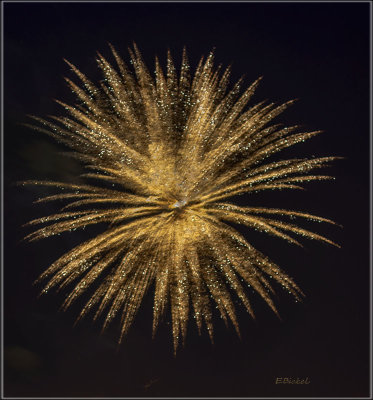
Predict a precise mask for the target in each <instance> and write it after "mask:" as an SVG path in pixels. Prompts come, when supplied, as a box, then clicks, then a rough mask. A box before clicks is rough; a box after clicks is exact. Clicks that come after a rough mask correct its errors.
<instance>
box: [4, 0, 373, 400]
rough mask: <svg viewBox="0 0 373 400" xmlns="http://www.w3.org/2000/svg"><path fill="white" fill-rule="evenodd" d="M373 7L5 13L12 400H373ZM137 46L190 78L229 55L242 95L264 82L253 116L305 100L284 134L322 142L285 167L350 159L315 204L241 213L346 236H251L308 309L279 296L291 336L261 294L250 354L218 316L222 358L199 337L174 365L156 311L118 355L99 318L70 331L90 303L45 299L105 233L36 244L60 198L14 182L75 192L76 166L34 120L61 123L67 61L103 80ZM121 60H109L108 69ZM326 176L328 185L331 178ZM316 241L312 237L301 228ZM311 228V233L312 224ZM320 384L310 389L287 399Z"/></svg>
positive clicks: (141, 318)
mask: <svg viewBox="0 0 373 400" xmlns="http://www.w3.org/2000/svg"><path fill="white" fill-rule="evenodd" d="M369 14H370V10H369V4H368V3H360V4H359V3H358V4H357V3H313V4H312V3H277V4H274V3H262V4H257V3H241V4H239V3H230V4H229V3H226V4H223V3H222V4H219V3H210V4H208V3H198V4H197V3H195V4H192V3H180V4H177V3H172V4H167V3H163V4H161V3H159V4H149V3H142V4H141V3H137V4H136V3H107V4H103V3H101V4H100V3H87V4H74V3H70V4H69V3H29V4H26V3H6V4H5V5H4V23H5V24H4V88H5V91H4V97H5V104H4V105H5V114H4V124H5V127H4V140H5V151H4V156H5V158H4V161H5V176H4V185H5V186H4V189H5V197H4V217H5V218H4V232H5V236H4V278H5V280H4V347H5V348H4V362H5V375H4V379H5V382H4V383H5V386H4V390H5V393H4V394H5V396H16V397H17V396H45V397H51V396H77V397H79V396H82V397H88V396H119V397H129V396H172V397H175V396H229V397H233V396H244V397H260V396H285V397H292V396H295V397H300V396H318V397H324V396H335V397H340V396H368V395H369V380H368V376H369V317H368V313H369ZM132 41H135V42H136V43H137V44H138V46H139V47H140V49H141V51H142V53H143V56H144V58H145V60H146V62H147V64H148V65H149V66H152V65H154V64H153V59H154V55H155V54H157V55H158V56H159V57H161V59H162V58H163V60H164V59H165V55H166V50H167V48H170V49H171V52H172V54H173V56H174V58H175V60H176V63H177V65H179V63H180V58H181V50H182V47H183V45H186V47H187V50H188V54H189V57H190V61H191V64H192V66H193V67H195V66H196V64H197V62H198V60H199V57H200V56H201V55H202V54H205V55H206V54H207V53H208V52H209V51H210V50H211V49H212V48H213V47H216V63H217V64H219V63H222V64H223V65H224V66H227V65H228V64H230V63H233V75H232V81H236V80H237V79H238V78H239V77H240V76H241V75H242V74H245V82H246V84H247V85H248V84H249V83H251V82H252V81H253V80H255V79H256V78H257V77H258V76H261V75H263V76H264V80H263V81H262V84H261V86H260V88H259V89H258V91H257V93H256V96H255V99H254V102H257V101H261V100H263V99H270V100H272V101H277V102H280V101H286V100H289V99H292V98H299V99H300V101H298V102H297V103H296V105H294V106H292V107H291V109H289V110H287V111H286V112H285V113H284V114H283V115H282V116H281V117H278V119H277V121H283V122H285V123H290V124H297V123H301V124H304V127H305V129H310V130H313V129H323V130H324V131H325V133H323V134H322V135H320V136H318V137H316V138H313V139H311V140H310V141H309V142H307V143H305V144H301V145H297V146H294V148H293V149H289V150H287V151H284V152H283V153H282V154H280V155H279V156H278V157H279V158H284V157H287V156H291V157H298V156H311V155H316V156H328V155H338V156H344V157H346V158H345V160H343V161H336V162H334V166H333V167H331V168H329V169H328V170H327V171H325V172H327V173H330V174H332V175H334V176H336V178H337V179H336V180H335V181H331V182H326V183H325V182H324V183H323V182H320V183H310V184H308V185H307V189H308V190H306V191H304V192H299V193H298V192H293V191H290V192H279V193H269V194H262V195H260V196H259V195H255V196H250V197H248V196H247V197H246V198H240V199H239V201H240V202H241V203H242V204H255V205H267V206H269V207H287V208H289V209H299V210H306V211H309V212H311V213H315V214H316V215H321V216H325V217H328V218H331V219H333V220H335V221H337V222H338V223H339V224H341V225H343V229H340V228H338V227H335V226H324V225H322V224H317V226H316V227H314V229H315V230H316V231H317V232H320V233H321V234H325V235H327V236H328V237H329V238H331V239H332V240H334V241H336V242H338V243H340V244H341V246H342V248H341V249H337V248H334V247H332V246H328V245H326V244H322V243H314V242H312V241H306V240H304V241H303V244H304V245H305V249H300V248H295V247H294V246H291V245H288V244H287V243H285V242H283V241H281V240H280V239H274V238H271V237H267V236H266V235H263V234H259V233H256V232H254V233H253V232H252V231H250V230H249V229H247V230H244V233H245V235H246V237H247V238H248V240H249V241H250V242H251V243H252V244H254V245H255V246H256V247H257V248H258V249H259V250H261V251H263V252H264V253H265V254H266V255H268V256H269V257H270V258H271V259H272V260H273V261H275V262H277V263H278V264H279V265H280V266H282V267H283V269H284V270H285V271H287V272H288V273H289V274H290V275H291V276H293V277H294V278H295V280H296V282H297V283H298V284H299V285H300V286H301V288H302V289H303V290H304V292H305V294H306V298H305V300H304V302H303V303H295V302H294V301H293V300H292V299H291V298H290V297H289V296H288V294H286V293H282V291H281V290H280V289H279V288H276V289H278V298H277V299H276V302H277V305H278V307H279V312H280V315H281V317H282V321H280V320H278V319H277V318H276V316H275V315H274V314H273V313H272V312H271V311H270V309H269V308H268V307H267V306H266V305H265V304H264V302H263V301H261V300H260V299H258V298H257V296H255V295H253V296H252V297H253V303H254V307H255V310H256V316H257V317H256V321H253V320H251V318H250V317H249V315H248V314H246V313H245V312H244V311H243V309H242V308H239V311H238V317H239V321H240V326H241V332H242V340H240V339H238V338H237V336H236V334H235V333H234V330H233V328H232V327H231V326H230V327H228V328H225V326H224V324H223V323H222V321H221V320H220V319H219V318H218V317H216V321H215V322H216V323H215V344H214V345H211V344H210V342H209V339H208V336H207V334H206V333H203V335H202V336H201V337H199V336H198V334H197V330H196V328H195V327H194V325H193V324H190V328H189V332H188V337H187V341H186V346H185V348H184V349H181V350H179V352H178V354H177V357H176V358H174V356H173V351H172V341H171V332H170V331H171V330H170V325H169V320H167V319H166V321H165V322H164V323H163V325H162V326H161V328H160V330H159V331H158V333H157V335H156V337H155V339H154V340H152V338H151V317H152V309H151V307H152V298H151V295H149V296H148V297H147V298H146V299H145V301H144V305H143V307H142V308H141V309H140V312H139V313H138V316H137V318H136V321H135V323H134V325H133V327H132V328H131V330H130V333H129V335H128V336H127V338H126V339H125V341H124V343H123V344H122V345H121V347H120V348H119V349H117V345H116V340H117V337H118V334H119V326H118V323H119V321H118V322H116V323H114V324H113V325H112V327H111V328H110V329H109V330H108V331H107V332H105V333H104V334H102V335H100V323H99V322H98V323H97V322H96V323H94V322H92V321H91V319H90V318H87V319H86V320H84V321H83V322H82V323H80V324H78V325H77V326H76V327H75V328H73V323H74V320H75V318H76V316H77V315H78V312H79V306H81V304H77V305H76V306H74V307H72V308H71V309H70V310H69V311H67V312H65V313H63V312H58V308H59V305H60V304H61V302H62V299H63V297H64V294H66V293H59V294H54V293H52V294H49V295H47V296H46V297H41V298H37V295H38V293H39V291H40V287H38V286H33V285H32V283H33V281H34V280H35V279H36V278H37V276H38V275H39V274H40V273H41V272H42V271H43V270H44V269H45V268H46V267H47V266H48V265H49V264H50V263H51V262H53V261H54V260H55V259H57V258H58V257H59V256H60V255H62V254H63V253H64V252H65V251H67V250H69V249H70V248H71V247H72V246H74V245H75V244H77V243H79V241H81V240H83V239H86V238H87V236H89V234H94V233H95V232H94V231H89V232H75V233H73V234H69V233H67V234H64V235H61V236H60V237H57V238H50V239H46V240H44V241H40V242H36V243H32V244H27V243H25V242H21V239H22V237H23V236H24V235H25V234H26V233H28V232H29V229H26V228H23V227H22V224H24V223H26V222H27V221H28V220H30V219H33V218H36V217H38V216H42V215H47V214H49V213H54V212H56V211H57V206H58V204H56V203H51V204H43V205H35V206H33V205H32V201H33V200H35V199H37V198H38V197H39V196H41V195H43V194H47V193H49V192H51V190H50V189H46V188H44V189H43V188H32V187H31V188H23V187H17V186H14V183H15V182H17V181H19V180H22V179H29V178H37V179H58V180H61V179H64V180H68V181H74V179H75V178H76V176H77V175H78V174H79V173H80V172H81V167H80V166H79V164H78V163H76V162H74V161H71V160H70V159H65V158H64V157H63V156H61V155H59V154H58V151H59V150H61V148H60V147H59V146H58V145H56V144H55V143H54V142H53V141H52V140H50V139H49V138H47V137H44V136H43V135H42V134H39V133H35V132H33V131H32V130H30V129H29V128H26V127H23V126H22V125H20V123H23V122H28V119H27V117H26V114H35V115H38V116H42V117H43V116H47V115H49V114H59V115H61V114H63V110H62V109H61V108H60V107H59V106H58V105H56V104H55V103H54V102H53V101H52V99H53V98H58V99H62V100H64V101H66V102H67V103H73V102H74V97H73V95H72V94H71V93H70V91H69V89H68V88H67V87H66V85H65V84H64V81H63V79H62V77H63V76H69V77H70V78H72V77H73V74H72V72H71V71H70V70H69V67H68V66H67V65H66V64H65V63H64V62H63V60H62V59H63V58H66V59H68V60H69V61H71V62H72V63H74V64H75V65H77V66H78V67H79V68H80V69H81V70H82V71H83V72H84V73H86V74H87V75H88V76H89V77H90V78H91V79H93V80H97V79H99V78H100V75H99V73H98V72H97V71H98V69H97V67H96V63H95V52H96V51H97V50H98V51H100V52H102V53H103V54H104V56H107V57H109V58H110V51H109V48H108V45H107V42H111V43H113V45H114V46H115V47H116V48H117V50H118V52H119V53H120V54H122V55H123V57H124V58H125V60H126V61H128V53H127V47H128V46H130V45H131V43H132ZM110 60H112V58H110ZM322 172H324V171H322ZM303 226H308V225H307V224H304V225H303ZM309 226H311V225H309ZM277 377H293V378H297V377H300V378H305V377H308V378H309V380H310V381H311V383H310V384H309V385H275V379H276V378H277Z"/></svg>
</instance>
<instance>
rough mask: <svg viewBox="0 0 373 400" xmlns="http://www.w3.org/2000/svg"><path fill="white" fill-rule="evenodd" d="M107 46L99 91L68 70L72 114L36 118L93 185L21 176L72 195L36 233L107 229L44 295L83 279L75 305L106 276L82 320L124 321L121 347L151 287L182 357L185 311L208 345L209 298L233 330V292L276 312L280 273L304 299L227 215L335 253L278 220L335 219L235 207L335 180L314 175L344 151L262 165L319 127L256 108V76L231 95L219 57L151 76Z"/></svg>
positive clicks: (49, 273) (283, 279)
mask: <svg viewBox="0 0 373 400" xmlns="http://www.w3.org/2000/svg"><path fill="white" fill-rule="evenodd" d="M111 49H112V52H113V55H114V58H115V60H116V63H117V68H113V67H112V66H111V65H110V64H109V62H108V61H107V60H106V59H105V58H104V57H102V55H100V54H98V59H97V62H98V65H99V67H100V69H101V70H102V72H103V75H104V80H103V81H102V82H101V84H100V86H95V85H94V84H93V83H92V82H90V81H89V80H88V78H87V77H86V76H85V75H83V74H82V73H81V72H80V71H79V70H78V69H77V68H76V67H75V66H74V65H72V64H70V63H69V62H68V64H69V66H70V67H71V69H72V70H73V71H74V72H75V73H76V75H77V76H78V77H79V79H80V80H81V82H82V86H78V85H77V84H75V83H74V82H72V81H71V80H70V79H66V81H67V83H68V84H69V86H70V87H71V89H72V91H73V92H74V93H75V94H76V95H77V97H78V99H79V104H78V105H75V106H69V105H67V104H64V103H62V102H59V101H58V103H60V104H61V105H62V106H63V107H64V108H65V109H66V111H68V113H69V114H70V116H69V117H51V120H50V121H46V120H43V119H40V118H37V117H33V118H34V119H35V120H37V121H38V122H39V123H41V124H42V126H41V127H40V126H39V127H38V129H39V130H40V131H42V132H45V133H47V134H48V135H51V136H52V137H53V138H55V139H56V140H57V141H59V142H61V143H63V144H65V145H67V146H68V147H70V148H71V149H72V150H73V153H72V154H73V155H74V156H75V157H77V158H78V159H79V160H80V161H82V162H83V163H84V165H85V166H86V167H87V168H88V169H89V171H90V172H87V173H85V174H84V175H82V176H83V177H84V178H87V179H88V180H89V182H91V183H87V184H75V185H74V184H69V183H63V182H50V181H31V182H26V183H32V184H37V185H47V186H54V187H57V188H60V189H62V190H63V192H62V193H60V194H54V195H49V196H47V197H45V198H42V199H39V200H38V202H41V201H52V200H68V201H69V203H68V204H67V205H65V206H64V207H63V208H62V209H61V212H59V213H57V214H55V215H50V216H46V217H43V218H38V219H36V220H33V221H31V222H30V224H32V225H34V224H46V225H45V226H44V227H42V228H40V229H38V230H36V231H35V232H33V233H31V234H30V235H28V236H27V239H29V240H37V239H41V238H45V237H49V236H53V235H57V234H60V233H62V232H65V231H73V230H76V229H78V228H84V227H86V226H87V225H91V224H97V223H102V222H105V223H107V226H108V228H107V229H106V230H105V231H104V232H103V233H101V234H100V235H98V236H96V237H94V238H93V239H90V240H87V241H85V242H84V243H82V244H80V245H78V246H77V247H75V248H74V249H72V250H71V251H69V252H68V253H66V254H64V255H63V256H62V257H60V258H59V259H58V260H57V261H55V262H54V263H53V264H52V265H51V266H50V267H49V268H48V269H47V270H46V271H45V272H44V273H43V274H42V275H41V276H40V278H39V279H45V278H49V281H48V283H47V284H46V286H45V288H44V290H43V292H47V291H49V290H50V289H51V288H53V287H56V286H57V287H59V288H63V287H65V286H67V285H68V284H70V283H73V282H75V286H74V288H73V290H72V291H71V293H70V294H69V295H68V296H67V298H66V300H65V302H64V305H63V306H64V308H67V307H69V306H70V305H71V303H72V302H74V301H75V300H76V299H77V298H79V297H80V296H81V295H82V294H84V292H85V291H86V290H87V288H89V287H90V286H91V285H92V284H93V283H94V282H95V281H97V283H98V287H97V289H96V290H95V291H94V293H93V295H92V296H89V300H88V302H87V303H86V305H85V306H84V307H83V309H82V311H81V313H80V316H79V317H78V320H79V319H80V318H81V317H82V316H84V315H85V314H87V313H88V312H89V311H90V310H91V309H95V310H96V312H95V318H97V317H98V316H100V315H101V314H103V313H104V315H105V321H104V328H105V327H106V326H107V325H108V323H110V322H111V321H112V320H113V319H114V318H115V317H116V316H117V314H119V313H121V318H122V319H121V334H120V339H119V342H120V341H121V340H122V338H123V336H124V335H125V333H126V332H127V331H128V329H129V327H130V325H131V323H132V321H133V319H134V317H135V314H136V312H137V310H138V308H139V306H140V303H141V301H142V298H143V296H144V294H145V293H146V291H147V290H148V288H149V286H150V285H151V284H154V288H155V289H154V318H153V334H154V332H155V330H156V328H157V326H158V324H159V321H160V318H161V316H162V315H163V314H164V313H165V311H166V308H167V307H168V306H170V309H171V316H172V333H173V342H174V349H175V351H176V348H177V345H178V342H179V339H180V338H182V339H183V340H184V339H185V336H186V330H187V324H188V319H189V315H190V314H192V315H193V317H194V318H195V320H196V324H197V327H198V330H199V332H200V331H201V328H202V325H203V324H205V325H206V328H207V330H208V333H209V335H210V337H211V339H213V323H212V318H213V314H212V304H213V303H214V304H215V306H216V308H217V309H218V310H219V312H220V315H221V317H222V318H223V319H224V321H225V322H226V323H227V322H228V321H229V320H230V321H231V322H232V323H233V326H234V327H235V329H236V330H237V332H238V330H239V328H238V323H237V319H236V315H235V307H234V303H233V300H232V296H231V295H232V294H233V293H235V294H236V295H237V296H238V297H239V299H240V300H241V301H242V303H243V305H244V306H245V307H246V309H247V311H248V312H249V313H250V314H251V315H252V316H253V310H252V307H251V305H250V301H249V299H248V297H247V293H246V292H247V288H245V286H246V287H247V286H249V287H251V288H252V289H254V290H255V291H256V292H257V293H259V295H260V296H261V297H262V298H263V299H264V300H265V302H266V303H267V304H268V305H269V306H270V307H271V308H272V310H273V311H274V312H275V313H277V311H276V308H275V305H274V303H273V301H272V299H271V293H272V292H273V289H272V286H271V284H270V283H269V282H270V279H271V278H272V281H276V282H277V283H279V284H280V285H282V286H283V287H284V288H285V289H286V290H287V291H288V292H290V293H291V294H293V295H294V296H295V298H296V299H300V298H301V297H302V296H303V293H302V292H301V290H300V289H299V287H298V286H297V285H296V284H295V283H294V281H293V280H292V279H291V278H290V277H289V276H288V275H287V274H286V273H284V272H283V271H282V270H281V269H280V268H279V267H278V266H277V265H276V264H275V263H273V262H272V261H270V260H269V259H268V258H267V257H266V256H264V255H263V254H262V253H260V252H259V251H258V250H256V249H255V248H254V247H253V246H252V245H251V244H249V243H248V242H247V240H246V239H245V238H244V237H243V236H242V235H241V234H240V233H239V232H238V231H237V230H235V229H234V228H232V227H231V225H229V224H226V223H225V222H224V221H228V222H229V223H235V224H243V225H246V226H248V227H251V228H253V229H255V230H257V231H262V232H266V233H268V234H271V235H275V236H277V237H279V238H282V239H285V240H287V241H288V242H290V243H294V244H298V245H299V243H298V242H297V241H296V240H295V239H294V237H292V236H290V235H291V234H296V235H301V236H303V237H306V238H309V239H316V240H321V241H324V242H327V243H330V244H333V245H335V243H333V242H332V241H330V240H328V239H327V238H325V237H323V236H321V235H318V234H316V233H313V232H310V231H308V230H305V229H302V228H299V227H298V226H296V225H294V224H292V223H289V222H286V220H285V221H283V220H281V219H278V218H287V217H289V218H291V219H294V218H296V217H300V218H305V219H308V220H313V221H317V222H329V223H333V222H332V221H330V220H328V219H326V218H321V217H317V216H314V215H311V214H308V213H305V212H299V211H291V210H283V209H277V208H260V207H239V206H237V205H234V204H232V203H229V202H227V199H228V198H229V197H231V196H235V195H240V194H243V193H250V192H258V191H263V190H277V189H301V188H302V187H301V186H299V184H301V183H303V182H308V181H313V180H324V179H330V178H331V177H330V176H325V175H311V174H310V173H309V172H310V171H313V170H315V169H317V168H320V167H324V166H326V165H327V164H328V163H329V162H330V161H332V160H333V159H335V157H321V158H312V159H307V158H297V159H287V160H282V161H272V162H264V161H265V160H266V159H267V158H269V157H270V156H271V155H273V154H274V153H277V152H278V151H280V150H282V149H284V148H287V147H289V146H292V145H294V144H296V143H300V142H303V141H305V140H306V139H309V138H311V137H313V136H315V135H317V134H318V133H319V131H316V132H298V133H297V131H298V130H299V129H298V127H296V126H291V127H282V126H280V125H271V124H270V123H271V121H272V120H273V119H274V118H275V117H276V116H277V115H279V114H280V113H281V112H283V111H284V110H285V109H286V108H287V107H288V106H289V105H290V104H291V103H292V102H291V101H290V102H287V103H285V104H282V105H275V104H274V103H270V104H265V103H264V102H261V103H259V104H256V105H254V106H252V107H249V108H248V107H247V103H248V101H249V99H250V98H251V96H252V95H253V93H254V91H255V89H256V87H257V85H258V83H259V80H260V79H258V80H257V81H255V82H254V83H253V84H252V85H251V86H250V87H249V88H248V89H246V90H245V91H244V92H243V93H242V94H240V87H241V84H242V80H240V81H239V82H238V83H236V84H235V85H234V86H233V87H231V88H230V87H229V75H230V69H229V68H228V69H227V70H225V71H223V72H221V71H220V68H218V69H217V70H215V69H214V68H213V53H210V54H209V56H208V57H207V58H206V59H204V58H203V57H202V58H201V60H200V62H199V64H198V66H197V68H196V71H195V73H194V76H191V73H190V66H189V62H188V60H187V55H186V52H185V49H184V51H183V55H182V64H181V70H180V74H177V72H176V69H175V66H174V63H173V60H172V57H171V55H170V53H168V55H167V67H166V71H165V73H164V71H163V70H162V68H161V66H160V64H159V61H158V59H157V58H156V61H155V73H154V78H153V76H152V74H151V73H150V72H149V71H148V69H147V67H146V66H145V64H144V62H143V60H142V57H141V54H140V52H139V51H138V49H137V47H136V46H134V50H133V51H132V50H130V56H131V64H132V66H133V69H134V74H133V73H131V72H130V70H129V69H128V68H127V66H126V65H125V63H124V62H123V60H122V59H121V58H120V57H119V55H118V54H117V52H116V51H115V49H114V48H113V47H111ZM100 181H101V183H100ZM102 182H104V184H103V183H102ZM190 305H191V307H190Z"/></svg>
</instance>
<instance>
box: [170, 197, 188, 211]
mask: <svg viewBox="0 0 373 400" xmlns="http://www.w3.org/2000/svg"><path fill="white" fill-rule="evenodd" d="M186 203H187V201H186V200H185V199H182V200H179V201H176V202H175V203H174V204H172V205H171V208H178V209H181V208H183V207H184V206H185V204H186Z"/></svg>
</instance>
